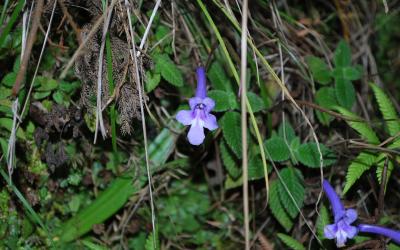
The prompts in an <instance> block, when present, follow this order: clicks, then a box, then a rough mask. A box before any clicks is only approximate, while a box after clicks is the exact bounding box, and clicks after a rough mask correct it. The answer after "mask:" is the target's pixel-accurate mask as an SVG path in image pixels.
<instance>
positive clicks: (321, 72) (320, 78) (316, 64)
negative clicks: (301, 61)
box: [306, 56, 332, 85]
mask: <svg viewBox="0 0 400 250" xmlns="http://www.w3.org/2000/svg"><path fill="white" fill-rule="evenodd" d="M306 62H307V65H308V67H309V68H310V70H311V73H312V76H313V78H314V80H315V81H317V82H318V83H320V84H323V85H325V84H328V83H330V82H331V79H332V78H331V75H330V72H329V68H328V65H327V64H326V63H325V62H324V61H323V60H322V59H320V58H318V57H315V56H309V57H307V58H306Z"/></svg>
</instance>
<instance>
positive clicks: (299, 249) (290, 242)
mask: <svg viewBox="0 0 400 250" xmlns="http://www.w3.org/2000/svg"><path fill="white" fill-rule="evenodd" d="M278 237H279V239H280V240H281V241H282V242H283V243H285V245H286V246H288V247H289V248H290V249H293V250H306V248H305V247H304V246H303V245H302V244H301V243H300V242H298V241H297V240H296V239H294V238H292V237H291V236H289V235H287V234H282V233H278Z"/></svg>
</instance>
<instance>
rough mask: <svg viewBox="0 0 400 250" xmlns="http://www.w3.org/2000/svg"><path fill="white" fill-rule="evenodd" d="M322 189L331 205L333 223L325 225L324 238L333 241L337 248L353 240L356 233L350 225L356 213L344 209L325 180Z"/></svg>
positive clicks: (355, 229) (354, 228) (352, 210)
mask: <svg viewBox="0 0 400 250" xmlns="http://www.w3.org/2000/svg"><path fill="white" fill-rule="evenodd" d="M323 188H324V191H325V193H326V195H327V196H328V199H329V202H330V203H331V207H332V212H333V216H334V220H335V221H334V223H333V224H331V225H326V226H325V228H324V236H325V237H326V238H327V239H335V240H336V245H337V247H342V246H344V245H345V244H346V241H347V239H352V238H354V237H355V236H356V235H357V233H358V230H357V227H355V226H352V225H351V224H352V223H353V222H354V221H356V220H357V212H356V210H354V209H345V208H344V206H343V204H342V202H341V201H340V198H339V196H338V195H337V194H336V192H335V190H334V189H333V187H332V186H331V185H330V184H329V182H328V181H327V180H324V182H323Z"/></svg>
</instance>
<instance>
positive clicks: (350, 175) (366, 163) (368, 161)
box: [343, 152, 377, 194]
mask: <svg viewBox="0 0 400 250" xmlns="http://www.w3.org/2000/svg"><path fill="white" fill-rule="evenodd" d="M376 159H377V157H376V155H374V154H372V153H368V152H361V153H360V154H359V155H358V156H357V157H356V158H355V159H354V160H353V161H352V162H351V164H350V166H349V169H348V170H347V175H346V185H345V186H344V189H343V194H345V193H346V192H347V191H349V189H350V188H351V187H352V186H353V184H354V183H355V182H356V181H357V180H358V179H359V178H360V177H361V175H362V174H363V173H364V172H365V171H367V170H368V169H370V168H371V167H372V165H374V163H375V161H376Z"/></svg>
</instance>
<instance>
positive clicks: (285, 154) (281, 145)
mask: <svg viewBox="0 0 400 250" xmlns="http://www.w3.org/2000/svg"><path fill="white" fill-rule="evenodd" d="M264 146H265V150H266V151H267V152H268V154H269V156H271V160H272V161H277V162H281V161H286V160H288V159H289V157H290V149H289V148H288V146H287V144H286V142H285V141H284V139H282V138H281V137H278V136H274V137H271V138H270V139H268V140H266V141H265V143H264Z"/></svg>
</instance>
